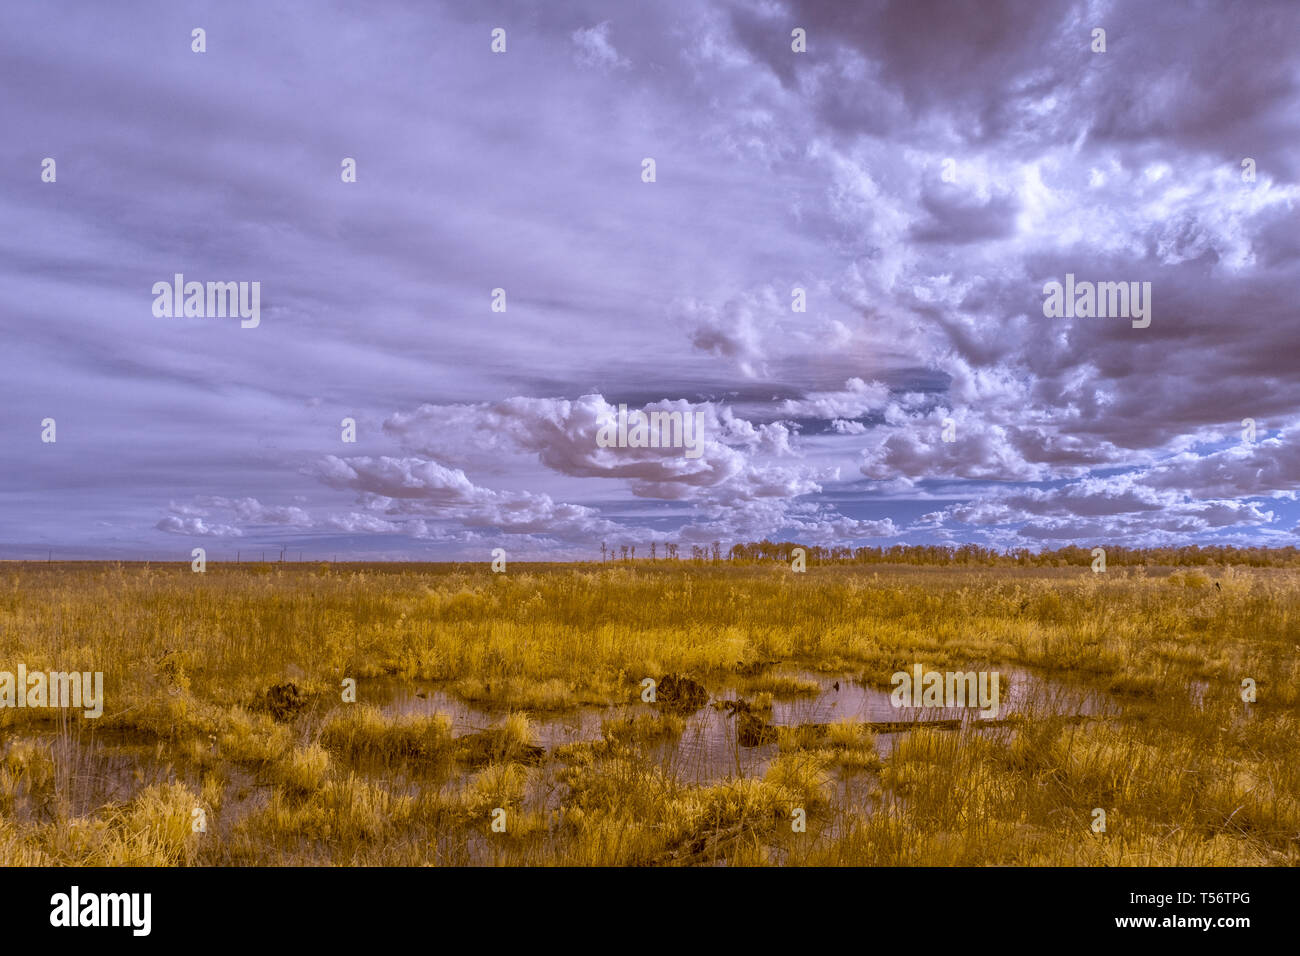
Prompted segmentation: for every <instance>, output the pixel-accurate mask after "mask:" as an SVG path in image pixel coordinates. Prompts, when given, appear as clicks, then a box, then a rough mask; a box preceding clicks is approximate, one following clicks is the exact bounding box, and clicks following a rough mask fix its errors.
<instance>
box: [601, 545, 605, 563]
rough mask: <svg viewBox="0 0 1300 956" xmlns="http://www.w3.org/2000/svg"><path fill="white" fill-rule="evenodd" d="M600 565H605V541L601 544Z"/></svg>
mask: <svg viewBox="0 0 1300 956" xmlns="http://www.w3.org/2000/svg"><path fill="white" fill-rule="evenodd" d="M600 563H601V564H604V563H605V542H604V541H602V542H601V543H600Z"/></svg>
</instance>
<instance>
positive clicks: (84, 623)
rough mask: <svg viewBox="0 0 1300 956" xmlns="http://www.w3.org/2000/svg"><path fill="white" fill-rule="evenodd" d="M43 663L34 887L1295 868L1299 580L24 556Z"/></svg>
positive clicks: (0, 634)
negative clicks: (442, 869) (955, 684)
mask: <svg viewBox="0 0 1300 956" xmlns="http://www.w3.org/2000/svg"><path fill="white" fill-rule="evenodd" d="M19 664H22V665H24V666H25V668H26V670H27V672H28V673H32V672H36V671H73V670H76V671H83V672H103V675H104V698H105V700H104V709H103V715H102V716H101V717H99V718H88V717H86V716H84V715H83V714H82V713H81V711H79V710H75V709H57V708H50V707H46V708H40V707H25V708H17V707H5V708H4V709H0V863H3V864H4V865H8V866H15V865H19V866H21V865H45V864H78V865H198V866H217V865H400V866H420V865H439V866H443V865H479V864H485V865H692V864H718V863H725V864H731V865H769V864H770V865H827V864H829V865H914V864H915V865H985V864H1020V865H1024V864H1028V865H1040V864H1060V865H1080V866H1098V865H1112V866H1115V865H1192V866H1200V865H1294V864H1296V863H1300V752H1298V751H1300V748H1298V745H1297V741H1300V694H1298V692H1297V686H1298V678H1300V570H1295V569H1286V568H1244V567H1205V568H1167V567H1166V568H1159V567H1112V568H1111V569H1110V570H1108V571H1106V572H1105V573H1100V574H1096V573H1093V572H1092V571H1090V570H1089V569H1088V568H1087V567H1082V568H1080V567H1068V568H987V567H985V568H981V567H971V568H951V567H924V566H920V567H907V566H894V565H818V564H810V565H809V567H808V570H807V572H806V573H793V572H792V570H791V568H790V566H789V565H788V564H783V563H779V562H768V563H756V564H739V563H737V564H733V563H730V562H725V561H724V562H720V563H716V564H715V563H703V562H699V563H697V562H686V561H682V562H659V563H656V564H650V563H646V562H635V563H627V562H616V563H609V564H603V565H602V564H572V565H527V564H511V565H510V567H509V570H508V571H507V572H506V573H500V574H497V573H493V572H492V571H491V570H490V568H489V567H488V565H486V564H482V565H469V564H462V565H450V564H448V565H415V564H407V565H401V564H394V565H333V566H330V565H318V564H254V565H249V564H243V565H238V566H236V565H230V564H212V565H209V566H208V568H207V570H206V572H205V573H202V574H199V573H193V572H192V571H191V570H190V568H189V566H188V565H178V564H174V565H157V564H155V565H152V566H146V565H143V564H122V565H118V564H91V563H86V564H48V565H47V564H34V563H33V564H21V563H8V564H3V565H0V671H10V672H15V671H16V669H17V667H18V665H19ZM916 664H921V665H923V666H924V667H925V668H926V669H934V670H941V671H948V670H960V671H981V672H989V671H992V672H998V673H1000V675H1001V677H1002V687H1003V694H1004V698H1005V707H1004V708H1003V710H1002V712H1001V714H1000V716H999V717H998V718H997V719H987V720H985V719H981V718H980V717H979V715H978V714H977V713H975V712H974V711H972V710H969V709H967V710H965V711H954V710H952V709H945V710H943V711H942V712H934V711H930V710H927V709H926V708H913V707H905V708H901V709H899V708H894V707H893V705H892V704H891V702H890V691H891V675H893V674H894V673H895V672H898V671H911V669H912V668H913V667H914V665H916ZM647 678H649V679H651V680H653V681H654V682H655V684H654V688H655V693H654V700H653V702H652V701H650V700H648V699H647V697H648V692H647V690H646V688H647V686H648V685H646V684H645V683H643V682H644V681H645V680H646V679H647ZM665 678H668V679H665ZM1247 679H1248V680H1249V681H1250V682H1253V686H1254V696H1255V699H1254V700H1253V701H1246V700H1243V681H1246V680H1247ZM353 687H354V688H355V689H354V690H353ZM1247 696H1248V695H1247ZM353 697H354V699H353ZM926 722H929V726H926V725H925V723H926Z"/></svg>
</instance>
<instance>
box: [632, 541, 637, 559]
mask: <svg viewBox="0 0 1300 956" xmlns="http://www.w3.org/2000/svg"><path fill="white" fill-rule="evenodd" d="M632 560H633V561H635V560H636V545H632Z"/></svg>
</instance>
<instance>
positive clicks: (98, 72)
mask: <svg viewBox="0 0 1300 956" xmlns="http://www.w3.org/2000/svg"><path fill="white" fill-rule="evenodd" d="M195 30H201V31H203V32H202V33H201V34H199V35H197V36H196V34H195V32H194V31H195ZM498 30H500V31H504V33H495V34H494V31H498ZM1099 30H1100V31H1104V35H1103V34H1099V33H1098V32H1097V31H1099ZM494 37H495V39H494ZM494 46H495V47H497V49H495V50H494ZM502 46H504V50H501V49H500V48H501V47H502ZM199 47H201V48H202V49H201V50H199V49H197V48H199ZM0 123H2V124H3V127H4V135H3V136H2V137H0V221H2V222H3V224H4V228H3V229H2V230H0V244H2V245H3V252H2V253H0V323H3V327H4V345H3V347H0V370H2V371H3V375H2V376H0V402H2V403H3V404H2V406H0V407H2V408H3V412H2V413H0V558H38V557H39V558H44V557H46V556H47V555H52V556H54V557H56V558H65V559H70V558H122V559H132V558H135V559H139V558H151V559H155V558H156V559H170V560H189V557H190V554H191V553H192V549H193V548H196V547H202V548H204V549H205V551H206V553H207V555H208V558H209V560H227V559H229V558H233V557H235V556H236V555H242V556H244V559H247V558H248V557H250V556H260V554H261V552H266V553H267V554H268V556H270V555H276V556H278V554H279V552H280V551H281V549H283V550H284V551H285V552H286V554H287V556H288V557H290V558H296V557H297V556H298V554H299V553H301V554H302V555H303V556H304V559H306V560H317V559H323V560H329V559H332V558H334V557H337V558H339V559H343V558H345V557H346V558H349V559H354V560H358V559H374V560H381V559H394V560H395V559H415V560H489V559H490V555H491V552H492V551H493V549H496V548H504V549H505V550H506V553H507V554H508V555H509V556H510V557H512V558H514V557H517V558H519V559H521V560H542V559H554V560H562V559H590V558H593V557H597V556H598V554H599V551H600V545H601V544H602V543H606V544H608V545H609V546H611V547H618V546H620V545H622V544H627V545H635V546H637V547H638V549H639V554H640V555H641V556H646V555H647V554H648V551H649V546H650V544H651V543H656V544H660V545H661V544H662V543H665V542H676V543H678V544H679V545H680V546H681V548H682V551H683V552H687V551H689V549H690V546H691V545H692V544H697V543H699V544H703V543H711V542H713V541H715V540H720V541H721V542H723V545H724V548H725V547H729V546H730V545H731V544H732V543H735V542H741V541H752V540H759V539H762V538H769V539H772V540H799V541H801V542H806V543H811V544H818V545H823V546H852V547H857V546H863V545H867V546H872V547H880V546H883V547H888V546H891V545H895V544H934V543H939V544H942V543H950V544H960V543H965V542H974V543H976V544H980V545H982V546H985V547H995V548H999V549H1003V548H1029V549H1031V550H1035V551H1037V550H1039V549H1043V548H1057V547H1061V546H1063V545H1069V544H1078V545H1083V546H1087V547H1093V546H1097V545H1105V544H1122V545H1126V546H1130V547H1139V546H1164V545H1188V544H1201V545H1210V544H1237V545H1271V546H1284V545H1296V544H1300V536H1298V532H1300V505H1297V502H1296V498H1295V496H1296V491H1297V489H1298V488H1300V420H1298V419H1297V413H1298V412H1300V312H1298V310H1297V301H1296V300H1297V295H1300V228H1298V226H1300V221H1298V218H1297V198H1298V197H1300V185H1298V183H1300V4H1296V3H1294V2H1278V3H1270V2H1253V3H1249V4H1245V3H1230V2H1221V3H1206V2H1189V3H1176V4H1175V3H1168V2H1163V0H1162V2H1149V3H1148V2H1116V3H1106V2H1088V3H1063V2H1052V0H1002V2H979V3H973V2H972V3H966V2H961V0H950V2H945V3H936V2H929V0H897V2H861V3H844V2H839V0H817V2H814V0H789V2H784V3H781V2H744V3H732V2H711V0H682V2H672V3H664V4H625V3H611V2H604V3H597V2H584V0H555V2H547V3H545V4H540V3H535V4H534V3H493V2H484V3H475V4H463V3H446V4H440V3H436V2H396V0H381V2H371V3H367V4H355V3H341V2H340V3H328V2H311V3H307V2H266V3H195V2H176V0H167V2H157V3H145V2H125V3H121V4H96V3H90V2H81V3H64V2H58V0H40V2H33V0H7V2H6V3H4V4H3V6H0ZM50 160H52V161H53V162H52V163H51V162H49V161H50ZM348 160H351V161H353V162H354V164H355V167H354V168H355V176H352V174H351V171H350V170H351V167H349V164H348V163H347V161H348ZM647 160H653V166H652V168H651V164H650V163H647ZM350 180H353V181H350ZM178 273H179V274H181V275H183V277H184V282H191V281H193V282H199V283H203V284H204V286H202V287H201V288H203V289H204V290H206V283H209V282H212V283H216V282H222V283H224V282H242V283H249V285H248V286H246V288H247V289H248V290H249V291H250V294H251V290H252V288H253V286H252V285H251V283H258V285H257V289H258V290H259V300H258V301H259V307H258V312H257V317H256V324H253V320H251V319H250V320H241V317H240V316H238V315H236V316H229V315H215V314H205V312H204V309H205V307H206V299H205V298H203V297H198V298H196V303H197V305H198V307H196V308H195V309H194V310H193V311H194V312H198V313H199V314H188V315H187V314H184V312H185V310H184V309H183V308H178V309H177V312H176V313H173V314H168V313H170V312H171V310H170V308H163V307H162V306H161V305H160V302H159V299H160V297H162V294H161V293H160V292H158V291H157V287H156V286H155V284H156V283H162V284H165V286H170V285H171V284H172V283H173V281H174V277H175V276H176V274H178ZM1067 276H1070V277H1073V278H1071V279H1069V280H1067ZM1067 281H1068V282H1070V283H1080V284H1084V283H1093V284H1100V283H1125V286H1124V288H1125V289H1127V290H1130V291H1132V292H1134V293H1140V292H1142V290H1146V292H1145V293H1143V294H1142V296H1141V299H1140V300H1139V298H1138V296H1137V295H1136V294H1135V295H1134V297H1133V300H1132V302H1131V303H1130V306H1131V308H1130V311H1131V312H1136V311H1137V309H1136V305H1137V303H1138V301H1142V302H1143V303H1144V308H1146V309H1147V315H1146V318H1145V319H1139V318H1137V317H1134V316H1131V315H1129V314H1128V313H1125V312H1124V311H1123V310H1122V303H1121V302H1120V301H1119V299H1118V298H1115V301H1113V302H1109V305H1110V306H1111V308H1109V309H1096V308H1095V309H1092V310H1088V309H1087V308H1084V307H1080V308H1077V309H1076V308H1069V309H1066V310H1064V311H1065V314H1057V313H1058V312H1059V311H1060V310H1053V309H1052V308H1050V307H1048V306H1047V305H1046V302H1047V300H1048V298H1049V292H1048V290H1049V289H1050V288H1051V287H1050V283H1053V282H1055V283H1060V284H1062V285H1065V284H1066V283H1067ZM1129 283H1136V284H1137V285H1134V286H1130V285H1128V284H1129ZM1148 284H1149V285H1148ZM1076 288H1081V285H1080V286H1076ZM1117 288H1118V287H1110V289H1111V292H1112V293H1114V292H1115V290H1116V289H1117ZM495 290H501V291H495ZM199 299H203V301H202V302H200V301H198V300H199ZM1103 300H1107V297H1106V296H1105V295H1103V296H1101V297H1100V299H1099V301H1103ZM1107 301H1108V300H1107ZM1076 304H1080V305H1081V303H1076V302H1074V301H1072V302H1071V303H1070V305H1071V306H1074V305H1076ZM168 305H170V303H168ZM1090 311H1091V312H1093V313H1098V312H1105V313H1107V314H1088V313H1089V312H1090ZM160 313H161V314H160ZM1148 321H1149V324H1145V325H1144V324H1143V323H1144V322H1148ZM620 405H626V406H627V408H628V410H629V413H630V414H631V415H632V417H633V424H635V420H636V415H637V413H638V412H641V413H647V412H651V411H659V412H679V413H682V414H683V415H684V416H685V418H684V419H683V420H684V421H691V422H699V424H700V429H701V431H700V432H699V435H698V438H699V444H698V445H696V446H695V447H694V448H693V449H692V448H688V447H684V445H682V444H681V443H679V444H678V446H676V447H634V446H635V445H636V443H637V439H636V438H635V437H629V440H627V441H625V442H623V443H622V445H621V446H620V445H619V443H618V442H617V440H615V441H614V443H613V444H611V443H610V441H608V440H604V441H602V440H601V438H600V436H601V434H602V427H603V426H606V425H608V423H609V422H610V421H612V420H614V419H616V417H617V414H618V407H619V406H620ZM347 419H350V420H351V421H352V422H354V423H355V428H354V429H349V428H348V427H347V426H345V424H344V422H345V420H347ZM352 431H354V432H355V434H354V435H353V434H351V433H350V432H352ZM632 431H633V432H634V431H635V429H632ZM606 434H607V435H608V432H606ZM631 434H632V433H631V432H629V435H631ZM353 437H354V438H355V440H347V439H349V438H353ZM615 438H617V436H615ZM670 438H671V436H668V435H665V439H666V440H665V444H667V443H668V440H669V439H670ZM50 439H53V440H50Z"/></svg>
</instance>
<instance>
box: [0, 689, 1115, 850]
mask: <svg viewBox="0 0 1300 956" xmlns="http://www.w3.org/2000/svg"><path fill="white" fill-rule="evenodd" d="M999 674H1000V701H999V703H1000V708H999V714H998V718H997V719H994V720H986V719H984V718H981V716H980V715H979V712H978V709H977V708H908V707H904V708H897V707H895V706H894V704H893V701H892V700H891V696H890V690H889V688H878V687H873V686H868V685H866V684H863V683H861V682H859V681H857V680H854V679H853V678H851V677H846V676H843V675H834V674H829V675H828V674H823V673H817V672H813V671H807V670H799V669H785V670H781V671H778V672H776V676H779V677H784V678H791V679H793V680H794V681H797V682H801V683H802V684H803V686H804V690H805V691H806V692H805V693H800V694H790V695H783V696H782V695H774V699H773V701H772V706H771V711H770V713H769V712H766V711H765V712H764V713H763V718H762V722H763V725H764V726H765V727H770V728H799V727H806V726H808V725H826V724H832V723H838V722H843V721H858V722H862V723H865V724H867V725H869V726H871V727H872V729H873V730H874V731H875V738H874V739H875V746H876V748H877V750H878V752H879V753H880V755H881V756H882V757H886V756H888V754H889V753H890V752H892V750H893V749H894V747H895V746H897V743H898V741H899V740H901V739H903V738H904V736H905V735H906V734H907V733H908V732H909V731H910V730H912V729H915V728H917V727H924V726H926V725H932V726H945V727H953V726H957V725H961V726H967V727H970V728H973V729H975V730H979V729H981V728H983V727H988V728H991V727H995V726H998V725H999V724H1000V723H1004V722H1006V721H1007V720H1012V721H1014V720H1015V719H1017V718H1018V717H1022V716H1023V717H1030V716H1043V715H1063V716H1068V717H1079V718H1092V717H1100V718H1104V717H1106V716H1110V715H1116V714H1118V713H1119V710H1120V708H1119V705H1118V704H1117V702H1116V701H1115V699H1114V698H1112V697H1110V696H1108V695H1107V694H1105V693H1103V692H1101V691H1098V690H1095V689H1090V688H1086V687H1080V686H1074V685H1069V684H1065V683H1062V682H1060V681H1056V680H1051V679H1047V678H1045V677H1042V676H1039V675H1036V674H1033V673H1031V672H1029V671H1026V670H1020V669H1002V670H1000V671H999ZM814 686H815V688H816V690H815V692H813V687H814ZM708 691H709V700H708V703H706V704H704V705H703V706H700V707H698V708H697V709H695V710H693V711H690V712H688V713H683V714H681V715H680V716H681V717H682V721H683V723H682V729H681V732H680V733H671V734H663V735H659V736H656V737H655V738H654V739H652V740H651V741H649V742H647V743H646V745H645V746H646V753H647V755H648V757H649V758H650V760H652V761H654V762H655V763H656V764H657V765H658V767H659V769H660V771H661V772H662V773H663V774H664V775H665V777H668V778H670V779H673V780H676V781H677V782H679V783H681V784H687V785H693V784H709V783H715V782H719V781H726V780H734V779H738V778H746V777H761V776H762V775H763V774H764V773H765V772H766V770H767V768H768V766H769V764H770V763H771V762H772V760H773V759H774V758H775V757H776V756H777V754H778V752H779V749H780V748H779V745H778V743H777V742H776V740H775V739H773V738H774V737H775V733H773V734H770V735H765V736H764V737H762V738H761V739H760V740H757V741H756V740H754V739H750V740H748V741H746V740H745V739H744V735H743V734H742V733H740V732H738V726H737V724H738V718H737V716H736V714H735V713H734V711H733V710H732V709H730V708H728V707H727V706H726V705H725V704H724V702H726V701H732V702H734V701H739V700H743V699H744V697H745V694H746V693H748V695H749V696H750V697H751V698H752V697H753V696H754V695H753V693H752V691H750V692H746V691H745V690H744V687H743V686H741V685H740V684H736V685H726V684H724V685H720V686H715V687H709V688H708ZM358 699H360V700H364V701H368V702H371V703H373V704H374V705H376V706H377V707H379V709H380V710H381V711H382V712H383V713H385V714H387V715H389V716H399V715H406V714H435V713H440V714H444V715H446V716H447V717H449V718H450V719H451V722H452V732H453V735H454V736H457V737H459V736H463V735H466V734H472V733H476V732H479V731H483V730H486V729H488V728H489V727H491V726H492V725H493V724H495V723H497V722H498V721H500V720H501V719H502V718H503V717H504V716H506V714H507V713H508V711H506V710H498V709H493V708H485V707H478V706H475V705H473V704H470V703H467V702H466V701H464V700H462V699H461V698H459V697H457V696H456V695H455V694H454V693H452V692H451V690H450V687H449V686H448V685H445V684H438V683H432V682H421V681H410V680H399V679H394V678H381V679H371V680H366V681H362V682H359V687H358ZM343 706H349V705H344V704H337V705H330V706H329V707H326V708H323V709H320V710H317V711H316V713H315V714H314V715H312V716H311V717H309V718H308V719H307V720H305V721H304V722H303V725H302V726H301V727H300V728H299V729H300V735H301V736H303V737H304V738H306V739H311V738H314V736H315V731H316V728H318V727H319V726H320V722H321V721H322V720H323V719H325V718H326V717H328V715H329V714H330V713H331V712H332V711H334V710H336V709H337V708H338V707H343ZM658 707H659V705H657V704H650V703H642V702H640V701H639V700H638V701H636V702H632V703H625V704H621V705H615V706H610V707H583V708H579V709H576V710H572V711H566V712H562V713H531V714H529V718H530V723H531V727H532V733H533V743H535V744H536V745H538V746H540V747H541V748H543V749H544V750H545V751H546V755H547V756H546V757H545V758H544V763H545V766H544V768H543V773H542V774H541V775H540V776H539V778H538V780H537V781H536V782H535V784H534V786H532V787H530V791H532V794H533V799H535V800H536V803H537V805H539V806H545V807H547V808H549V809H555V808H558V807H559V806H560V804H561V795H562V789H563V788H561V787H559V786H558V785H557V784H556V779H555V778H556V772H557V771H558V769H559V768H560V767H561V766H562V760H561V759H559V757H558V756H557V755H556V753H555V751H556V750H557V748H561V747H563V746H565V745H567V744H575V743H584V742H585V743H590V742H594V741H597V740H599V739H600V738H601V737H602V736H603V734H604V731H605V724H606V722H607V721H611V720H619V719H627V718H633V719H645V720H651V721H652V720H654V719H655V718H656V716H657V714H658V713H659V711H658V710H657V708H658ZM22 739H25V740H28V741H31V742H32V743H34V744H36V745H37V746H41V747H48V748H49V753H50V756H51V758H52V761H53V768H52V771H53V774H54V779H53V791H54V792H55V793H57V794H58V795H59V802H61V803H62V804H63V806H64V808H65V812H71V813H72V814H73V815H77V816H80V815H84V814H87V813H91V812H93V811H94V810H95V809H96V808H99V807H102V806H105V805H107V804H113V803H117V804H121V803H124V802H125V801H127V800H129V799H130V798H131V797H132V796H134V795H135V794H136V793H138V792H139V791H140V790H142V789H144V788H145V787H147V786H150V785H152V784H157V783H164V782H167V781H168V780H177V779H179V780H183V781H185V782H187V783H188V784H189V785H191V786H192V787H194V788H196V789H198V788H199V787H201V785H202V773H201V772H200V770H199V768H197V767H195V766H193V765H191V764H188V763H187V762H185V761H179V760H175V759H173V758H172V757H171V756H169V754H168V751H167V748H166V747H165V746H164V745H163V744H162V743H160V742H158V743H142V742H140V741H138V740H133V739H132V738H131V737H130V736H129V735H123V734H122V733H120V732H113V731H111V730H104V731H97V730H94V729H91V728H88V727H87V725H85V724H81V725H80V726H79V728H78V729H75V730H74V729H72V728H69V729H65V730H63V731H61V732H60V731H42V732H36V733H31V734H24V735H23V737H22ZM214 746H215V745H214ZM356 769H357V770H358V771H359V772H361V773H363V774H364V775H366V776H369V777H373V778H374V779H375V781H376V782H382V784H383V785H384V786H385V787H386V788H387V789H389V790H390V791H392V792H394V793H400V792H407V793H414V792H416V791H418V790H419V789H421V788H426V787H429V786H435V787H436V788H437V789H439V790H441V789H444V788H445V789H447V790H450V791H454V790H455V789H456V788H458V787H459V786H461V785H463V783H464V782H465V780H466V779H468V777H469V776H470V774H471V773H472V772H473V771H472V769H471V768H460V769H459V770H454V771H453V772H452V773H451V774H450V776H443V777H441V778H440V779H437V780H434V779H431V778H430V777H429V776H428V771H427V768H421V767H418V766H406V765H404V764H402V763H400V762H398V763H393V764H386V765H385V766H382V767H372V768H365V767H358V768H356ZM223 773H224V775H225V777H224V784H223V787H222V790H223V800H222V803H223V807H224V810H223V812H222V813H221V814H220V815H219V818H218V819H213V821H212V825H213V828H214V829H215V830H216V832H218V833H224V832H228V831H229V830H230V829H231V827H232V826H234V825H235V824H236V823H237V821H238V820H239V819H240V818H241V817H243V816H245V815H246V814H247V813H248V812H249V811H251V810H254V809H256V808H257V807H260V806H263V805H265V803H266V801H267V800H268V799H269V797H270V794H271V792H272V789H273V788H272V786H271V785H270V784H269V783H267V782H265V781H262V780H260V779H259V775H258V774H257V772H256V770H252V769H241V768H238V767H236V766H230V765H225V769H224V770H223ZM869 781H870V777H869V775H864V774H845V775H841V776H840V777H838V778H837V779H836V781H835V789H836V790H837V791H838V798H839V801H840V802H842V803H844V804H852V805H858V806H862V805H864V804H867V803H869V802H870V799H871V798H870V794H869V791H870V786H869ZM52 811H53V808H52V807H45V806H42V805H41V804H40V803H29V804H28V805H27V807H26V808H25V811H23V812H21V813H20V816H24V817H29V818H33V817H34V818H37V819H39V818H43V817H44V818H48V817H49V814H50V813H51V812H52Z"/></svg>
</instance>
